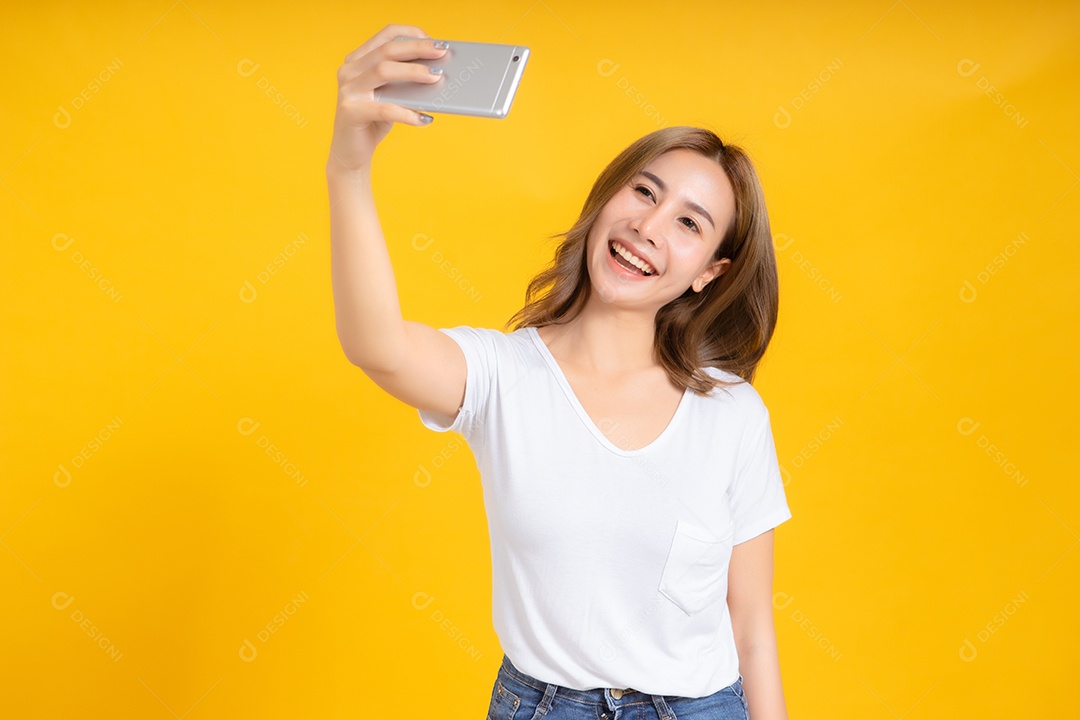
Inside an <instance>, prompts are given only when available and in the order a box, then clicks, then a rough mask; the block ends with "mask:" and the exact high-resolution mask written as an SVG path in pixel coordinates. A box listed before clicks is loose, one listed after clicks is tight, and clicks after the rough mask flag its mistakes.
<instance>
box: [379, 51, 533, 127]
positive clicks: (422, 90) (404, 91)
mask: <svg viewBox="0 0 1080 720" xmlns="http://www.w3.org/2000/svg"><path fill="white" fill-rule="evenodd" d="M447 43H448V45H449V47H448V48H447V50H446V53H445V54H444V55H443V56H442V57H441V58H433V59H417V60H411V61H410V62H415V63H420V64H423V65H428V66H434V67H441V68H442V70H443V76H442V78H441V79H440V80H439V81H438V82H436V83H432V84H430V85H428V84H421V83H417V82H391V83H387V84H385V85H381V86H379V87H377V88H375V99H376V100H379V101H382V102H392V103H397V104H398V105H401V106H403V107H407V108H412V109H413V110H420V111H422V112H437V113H450V114H453V115H473V116H476V117H491V118H504V117H506V115H507V113H509V112H510V105H511V103H513V102H514V94H515V93H516V92H517V88H518V84H519V83H520V82H521V74H522V73H523V72H524V71H525V63H526V61H527V60H528V59H529V48H527V47H522V46H521V45H498V44H495V43H475V42H457V41H454V40H448V41H447Z"/></svg>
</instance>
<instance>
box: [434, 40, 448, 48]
mask: <svg viewBox="0 0 1080 720" xmlns="http://www.w3.org/2000/svg"><path fill="white" fill-rule="evenodd" d="M448 47H450V43H448V42H446V41H445V40H436V41H435V49H436V50H443V49H444V48H448Z"/></svg>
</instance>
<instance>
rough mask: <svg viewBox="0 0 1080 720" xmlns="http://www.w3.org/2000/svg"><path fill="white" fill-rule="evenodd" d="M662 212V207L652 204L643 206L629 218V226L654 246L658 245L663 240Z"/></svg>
mask: <svg viewBox="0 0 1080 720" xmlns="http://www.w3.org/2000/svg"><path fill="white" fill-rule="evenodd" d="M664 222H665V220H664V212H663V210H662V208H660V207H659V206H656V205H654V206H653V207H650V208H643V209H642V210H641V212H640V213H638V214H637V215H636V216H634V218H633V219H632V220H631V223H630V227H631V228H632V229H633V230H634V231H636V232H637V234H638V236H639V237H640V238H641V239H642V240H645V241H646V242H648V243H650V244H651V245H653V246H654V247H660V245H662V244H663V242H664V233H663V228H664Z"/></svg>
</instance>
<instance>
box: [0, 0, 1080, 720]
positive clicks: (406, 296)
mask: <svg viewBox="0 0 1080 720" xmlns="http://www.w3.org/2000/svg"><path fill="white" fill-rule="evenodd" d="M390 5H392V3H371V2H364V1H363V0H361V1H360V2H339V3H320V4H311V3H307V4H305V3H301V4H294V3H276V4H273V5H270V6H266V5H264V4H262V3H246V4H244V5H243V6H242V7H237V6H229V7H223V6H220V5H215V4H211V3H206V2H198V1H196V2H192V1H190V0H188V1H187V2H181V3H176V4H170V2H169V1H168V0H166V1H165V2H158V3H108V4H106V3H97V4H94V5H79V4H74V3H72V4H57V3H52V4H41V3H39V4H22V5H21V6H19V7H17V8H16V7H14V6H12V7H9V8H7V9H6V10H5V11H4V21H3V22H2V23H0V28H2V29H0V39H2V43H0V48H2V49H0V53H2V62H0V80H2V82H0V87H2V88H3V98H2V100H0V124H2V127H3V132H2V134H0V183H2V185H3V187H2V188H0V213H2V218H3V223H2V227H3V239H4V242H3V249H4V254H5V256H6V258H5V261H4V262H3V264H2V265H0V268H2V270H0V272H2V276H0V281H2V283H3V288H4V296H5V298H6V300H5V302H4V307H3V314H2V316H0V317H2V331H3V338H4V347H5V352H3V353H2V354H0V358H2V363H3V374H2V381H3V385H2V388H3V401H2V434H0V442H2V455H0V462H2V466H0V471H2V486H0V542H2V543H3V549H2V550H0V583H2V586H3V592H2V593H0V608H2V614H0V618H2V620H3V622H2V623H0V627H2V628H3V629H2V631H0V633H2V635H0V648H2V650H0V654H2V658H3V665H4V667H5V670H4V675H5V677H4V681H3V682H2V683H0V707H2V708H3V709H2V710H0V714H3V715H4V716H5V717H20V718H53V717H56V718H59V717H102V718H104V717H110V718H112V717H133V718H134V717H138V718H169V717H173V716H174V715H175V716H176V717H188V718H192V719H195V718H236V717H261V718H279V717H280V718H291V717H310V718H315V717H318V718H356V717H374V716H376V715H377V716H379V717H416V716H421V715H430V714H431V713H432V712H434V711H435V710H436V709H437V714H438V715H439V716H440V717H455V718H456V717H460V718H477V717H481V716H482V713H484V711H485V709H486V707H487V701H488V696H489V693H490V690H491V684H492V682H493V679H494V676H495V672H496V669H497V667H498V664H499V661H500V659H501V651H500V649H499V645H498V642H497V639H496V637H495V635H494V633H493V631H492V629H491V617H490V610H491V607H490V597H491V595H490V593H491V585H490V561H489V555H488V553H489V548H488V539H487V527H486V524H485V517H484V513H483V506H482V500H481V494H480V486H479V479H478V475H477V471H476V468H475V465H474V463H473V460H472V457H471V455H470V453H469V451H468V449H467V447H466V446H465V445H464V443H463V442H462V441H461V440H460V439H459V438H458V437H457V436H452V435H440V434H436V433H433V432H430V431H428V430H426V429H424V428H423V427H422V426H421V425H420V422H419V420H418V418H417V416H416V413H415V411H414V410H412V409H411V408H408V407H406V406H404V405H402V404H400V403H398V402H397V401H394V400H392V399H391V398H388V397H386V396H384V395H383V394H382V393H381V392H380V391H379V390H378V388H376V387H375V386H374V385H373V384H372V383H371V382H370V381H369V380H367V378H366V377H365V376H364V375H363V374H362V373H361V372H360V371H359V370H358V369H356V368H355V367H352V366H350V365H349V363H348V362H347V361H346V360H345V358H344V356H343V354H342V352H341V349H340V347H339V346H338V343H337V338H336V335H335V330H334V319H333V303H332V296H331V287H330V267H329V249H328V220H327V193H326V186H325V178H324V175H323V168H324V163H325V159H326V156H327V150H328V144H329V141H330V134H331V125H332V118H333V111H334V104H335V97H336V95H335V93H336V76H335V73H336V70H337V67H338V65H339V64H340V62H341V60H342V59H343V58H344V56H345V55H346V54H347V53H348V52H350V51H351V50H352V49H354V48H355V47H356V46H358V45H359V44H361V43H362V42H363V41H364V40H366V39H367V38H368V37H369V36H370V35H372V34H373V33H375V32H376V31H377V30H378V29H379V28H381V27H382V26H383V25H384V24H386V23H388V22H391V21H396V22H407V23H413V24H418V25H420V26H422V27H423V28H424V29H425V30H426V31H427V32H428V33H429V34H431V35H432V36H435V37H443V38H448V39H458V40H483V41H504V42H516V43H521V44H525V45H528V46H530V47H531V48H532V49H533V53H534V54H533V57H532V59H531V61H530V64H529V67H528V69H527V70H526V73H525V78H524V80H523V83H522V86H521V90H520V93H519V95H518V98H517V100H516V102H515V104H514V107H513V111H512V112H511V114H510V117H509V118H508V119H506V120H502V121H495V120H483V119H470V118H455V117H450V116H438V117H436V119H435V122H434V124H433V125H432V126H430V127H427V128H412V127H398V128H395V129H394V130H393V131H392V132H391V134H390V136H389V138H388V139H387V141H386V142H385V145H384V146H383V147H382V148H381V149H380V152H379V154H378V156H377V158H378V163H379V164H378V168H377V173H376V182H377V194H378V201H379V204H380V210H381V217H382V220H383V225H384V229H385V231H386V235H387V237H388V238H389V240H390V243H391V245H392V248H391V254H392V257H393V260H394V263H395V268H396V271H397V275H398V278H399V286H400V290H401V296H402V305H403V308H404V312H405V313H406V315H407V316H408V317H410V318H412V319H417V320H423V321H426V322H428V323H430V324H432V325H435V326H441V327H445V326H449V325H458V324H471V325H477V326H487V327H501V326H502V323H503V322H504V321H505V320H506V319H508V318H509V316H510V315H511V314H512V313H513V312H514V311H515V310H517V308H518V306H519V304H520V302H521V300H522V297H523V291H524V287H525V283H526V282H527V280H528V279H529V278H530V277H531V276H532V274H533V273H534V272H535V271H536V270H538V269H539V268H540V266H541V265H542V264H543V263H545V262H546V261H547V259H548V257H549V255H550V251H551V248H552V247H553V245H552V242H551V241H549V240H548V239H547V236H548V235H550V234H552V233H555V232H558V231H560V230H563V229H565V228H566V227H568V226H569V224H570V223H571V222H572V221H573V219H574V217H575V215H576V213H577V211H578V209H579V208H580V205H581V202H582V201H583V200H584V196H585V192H586V191H587V189H588V187H589V185H590V184H591V182H592V180H593V179H594V178H595V176H596V174H597V173H598V172H599V171H600V169H601V168H602V166H603V165H604V164H605V163H606V162H607V161H608V160H609V159H610V158H611V157H612V156H614V154H615V153H616V152H618V151H619V150H620V149H622V148H623V147H624V146H625V145H626V144H628V143H629V142H630V141H632V140H633V139H635V138H637V137H639V136H640V135H643V134H645V133H646V132H649V131H651V130H653V129H655V128H656V127H658V126H659V125H665V124H666V125H676V124H704V125H708V126H710V127H712V128H713V129H715V130H717V131H718V132H720V133H721V134H722V136H723V137H724V138H725V139H727V140H730V141H733V142H737V143H740V144H743V145H744V146H746V147H747V148H748V149H749V150H750V152H751V153H752V155H753V157H754V158H755V160H756V162H757V164H758V167H759V169H760V172H761V175H762V178H763V182H764V186H765V191H766V197H767V199H768V202H769V207H770V210H771V218H772V223H773V230H774V235H775V242H776V246H777V253H778V258H779V266H780V280H781V311H780V312H781V315H780V323H779V326H778V330H777V335H776V338H775V341H774V343H773V345H772V346H771V348H770V350H769V353H768V355H767V357H766V361H765V363H764V364H763V366H762V368H761V373H760V380H759V382H758V383H757V387H758V389H759V391H760V392H761V394H762V395H763V397H764V398H765V400H766V402H767V404H768V405H769V407H770V409H771V411H772V416H773V423H774V433H775V436H776V442H777V447H778V453H779V456H780V460H781V463H782V465H783V466H784V471H785V478H786V480H787V492H788V498H789V502H790V505H791V508H792V511H793V513H794V518H793V519H792V520H791V521H790V522H789V523H787V524H785V525H783V526H782V527H781V528H780V529H779V530H778V531H777V537H776V539H777V568H776V581H775V582H776V590H777V596H776V603H775V605H776V623H777V629H778V633H779V643H780V653H781V664H782V668H783V676H784V684H785V689H786V693H787V699H788V704H789V707H790V709H791V713H792V717H799V718H838V717H839V718H893V717H905V718H911V719H912V720H914V719H915V718H956V717H1037V716H1038V717H1065V716H1068V715H1071V714H1074V712H1075V711H1074V709H1073V708H1074V699H1073V698H1072V696H1071V695H1070V694H1069V693H1067V692H1066V690H1065V687H1066V685H1067V683H1068V682H1070V681H1071V680H1073V679H1075V676H1076V671H1077V666H1078V663H1077V654H1076V650H1075V647H1074V646H1075V639H1076V638H1077V637H1078V630H1080V627H1078V620H1077V613H1076V611H1075V604H1076V603H1075V591H1074V590H1075V587H1076V582H1075V581H1076V577H1077V569H1078V562H1080V550H1078V549H1077V548H1076V545H1077V543H1078V542H1080V539H1078V533H1080V511H1078V503H1077V499H1078V494H1077V489H1076V488H1077V483H1076V477H1077V470H1078V469H1080V468H1078V463H1077V455H1076V450H1075V439H1074V437H1073V435H1074V433H1075V430H1076V428H1077V420H1076V418H1077V414H1076V407H1077V402H1078V400H1080V398H1078V392H1077V382H1076V379H1075V374H1074V373H1075V371H1076V357H1077V349H1078V347H1077V340H1076V324H1077V323H1076V307H1077V290H1076V287H1077V286H1076V283H1075V277H1076V274H1077V267H1078V265H1080V253H1078V250H1077V242H1076V241H1077V238H1076V228H1077V222H1076V218H1077V211H1078V204H1080V190H1078V189H1077V184H1078V182H1080V179H1078V178H1080V143H1078V141H1077V139H1076V118H1077V115H1078V110H1080V103H1078V100H1077V93H1076V88H1077V85H1076V78H1077V77H1078V75H1080V56H1078V53H1077V48H1078V47H1080V9H1078V6H1077V5H1076V4H1075V3H1071V2H1057V3H1049V2H1043V3H1037V4H1034V5H1032V4H1026V5H1021V4H1018V3H1012V4H997V5H995V6H991V5H988V4H983V3H949V4H944V5H943V4H938V3H928V2H898V3H895V4H890V1H889V0H883V1H882V2H866V3H861V4H852V5H850V6H847V7H845V8H843V9H837V8H832V9H828V10H827V9H824V8H823V7H816V8H815V7H807V6H804V5H803V4H802V3H795V2H788V3H775V2H773V3H725V4H719V3H702V4H701V7H699V8H689V7H686V8H677V7H661V6H659V5H658V4H656V3H652V2H619V3H609V4H605V5H601V4H599V3H594V4H590V3H583V2H569V1H568V0H539V1H538V2H533V0H522V1H521V2H512V3H499V4H496V3H492V4H490V5H483V6H479V5H478V6H475V7H473V8H471V9H467V10H459V9H452V8H453V7H454V6H455V5H456V4H455V3H448V2H426V1H421V2H417V3H412V4H410V5H409V7H408V10H407V11H406V10H399V11H393V12H392V14H391V13H390V12H389V11H387V10H386V8H387V7H388V6H390ZM429 241H430V244H428V243H429ZM418 247H420V248H422V249H416V248H418ZM282 620H283V622H282ZM267 628H270V630H272V631H273V632H271V631H270V630H268V629H267Z"/></svg>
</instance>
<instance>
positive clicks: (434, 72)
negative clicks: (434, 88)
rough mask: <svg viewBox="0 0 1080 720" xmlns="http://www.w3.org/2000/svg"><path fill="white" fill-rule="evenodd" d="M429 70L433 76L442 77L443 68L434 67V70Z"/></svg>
mask: <svg viewBox="0 0 1080 720" xmlns="http://www.w3.org/2000/svg"><path fill="white" fill-rule="evenodd" d="M428 70H430V71H431V74H432V75H442V68H441V67H432V68H428Z"/></svg>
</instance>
